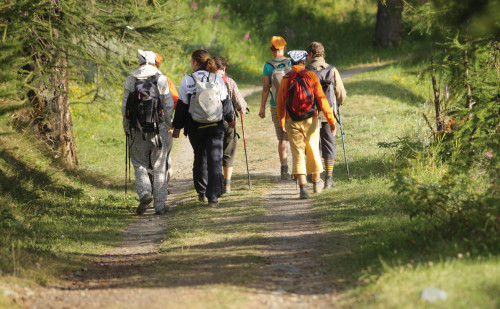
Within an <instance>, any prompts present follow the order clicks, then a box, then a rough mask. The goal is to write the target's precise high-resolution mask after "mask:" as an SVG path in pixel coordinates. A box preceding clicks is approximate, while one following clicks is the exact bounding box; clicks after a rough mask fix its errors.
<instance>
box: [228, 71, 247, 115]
mask: <svg viewBox="0 0 500 309" xmlns="http://www.w3.org/2000/svg"><path fill="white" fill-rule="evenodd" d="M227 81H228V84H229V85H230V87H229V89H230V93H229V96H230V98H231V100H232V102H233V107H236V109H237V110H238V111H240V112H242V113H243V114H245V112H246V110H247V106H248V105H247V102H246V101H245V98H243V95H241V92H240V90H239V89H238V85H237V84H236V82H235V81H234V80H233V79H232V78H228V79H227Z"/></svg>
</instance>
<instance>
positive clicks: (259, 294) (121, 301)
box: [17, 68, 371, 308]
mask: <svg viewBox="0 0 500 309" xmlns="http://www.w3.org/2000/svg"><path fill="white" fill-rule="evenodd" d="M368 69H371V68H362V69H356V70H351V71H347V72H344V73H342V74H341V76H343V79H344V80H345V79H347V78H350V77H351V76H353V75H354V74H356V73H359V72H363V71H366V70H368ZM260 89H261V88H260V87H255V88H252V89H245V90H244V95H245V96H247V95H250V94H252V93H255V92H259V91H260ZM176 144H177V145H178V146H176V147H175V148H174V153H173V160H174V162H175V165H174V177H173V179H172V183H173V188H172V194H170V195H169V197H168V201H169V203H170V205H171V207H175V206H176V205H179V204H180V203H183V202H185V201H186V198H183V196H185V194H184V193H185V192H187V191H189V190H192V188H193V185H192V180H191V168H192V151H191V146H190V144H189V141H188V140H187V139H186V138H184V137H183V136H182V137H181V138H180V139H179V140H176ZM289 156H290V160H291V155H290V154H289ZM176 157H177V158H181V157H182V159H179V160H177V159H176ZM277 172H278V170H276V171H269V170H253V171H252V173H256V174H268V175H270V176H272V177H276V178H278V177H279V175H278V174H277ZM311 189H312V188H311ZM311 191H312V190H311ZM193 198H194V197H190V198H187V200H189V199H193ZM263 202H264V203H265V205H266V206H267V208H268V211H267V213H266V215H265V217H264V218H262V224H264V226H265V229H266V230H267V233H266V239H267V244H268V245H267V248H266V249H265V250H264V251H263V252H262V254H263V255H264V260H265V263H264V264H263V265H262V267H261V268H260V269H259V270H257V272H258V273H257V279H256V280H255V282H256V283H255V284H256V286H254V287H252V286H250V287H249V288H255V289H254V290H253V291H254V292H253V293H251V294H252V295H251V296H250V299H251V300H252V301H253V302H252V303H251V304H248V305H249V306H250V307H254V308H332V307H335V293H336V292H335V287H334V284H333V283H332V278H328V277H327V276H326V275H325V274H323V273H321V271H320V268H321V267H320V266H321V265H320V260H319V259H318V257H319V256H320V255H321V254H322V247H321V243H322V237H323V234H322V233H321V231H320V228H319V227H318V224H317V222H316V221H315V219H314V217H313V208H312V202H311V200H306V201H304V200H299V199H298V190H297V189H296V185H295V182H293V181H277V182H276V184H275V186H274V187H273V188H272V189H271V190H270V192H269V194H268V195H267V196H266V197H265V198H263ZM167 216H168V214H167ZM164 218H165V217H161V216H155V215H154V211H153V210H152V209H150V210H148V211H147V212H146V214H145V215H144V216H142V217H138V218H137V219H136V220H134V221H133V222H132V223H131V224H130V225H129V226H128V227H127V229H126V230H125V231H124V232H123V233H124V240H123V244H122V245H121V246H119V247H115V248H111V249H110V250H108V251H107V252H105V253H104V254H102V255H98V256H95V258H94V259H93V262H92V263H91V264H90V265H88V266H87V267H86V268H84V269H82V270H79V271H74V272H73V273H71V274H69V275H68V277H67V278H66V279H67V280H63V281H62V284H61V285H59V286H54V287H51V288H37V289H35V290H30V289H26V288H25V289H20V290H18V291H17V294H18V296H19V297H18V298H17V301H18V302H19V303H20V304H21V306H22V307H25V308H146V307H148V308H162V307H164V306H165V304H167V303H168V300H169V299H172V298H176V299H177V298H179V297H189V294H190V290H192V289H195V288H196V287H182V288H181V287H177V288H165V287H162V288H138V287H139V286H141V284H142V283H144V281H145V280H146V279H145V278H144V276H141V270H142V268H145V267H151V266H153V267H154V265H155V264H157V263H158V258H157V247H158V246H157V245H158V243H159V242H160V241H162V239H163V237H164V234H165V230H166V228H167V224H166V220H165V219H164ZM257 285H258V286H257Z"/></svg>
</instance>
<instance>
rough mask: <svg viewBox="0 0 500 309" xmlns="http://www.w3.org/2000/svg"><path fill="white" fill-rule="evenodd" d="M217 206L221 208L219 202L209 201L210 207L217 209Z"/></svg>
mask: <svg viewBox="0 0 500 309" xmlns="http://www.w3.org/2000/svg"><path fill="white" fill-rule="evenodd" d="M217 206H219V202H218V201H208V207H212V208H215V207H217Z"/></svg>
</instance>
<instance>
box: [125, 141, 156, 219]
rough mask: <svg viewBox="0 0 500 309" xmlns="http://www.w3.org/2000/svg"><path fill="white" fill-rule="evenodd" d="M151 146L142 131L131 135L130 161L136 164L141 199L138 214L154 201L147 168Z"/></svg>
mask: <svg viewBox="0 0 500 309" xmlns="http://www.w3.org/2000/svg"><path fill="white" fill-rule="evenodd" d="M151 147H152V144H151V143H150V142H149V141H147V140H146V141H145V140H143V139H142V135H141V134H140V133H138V132H132V134H131V135H130V161H131V162H132V165H133V166H134V172H135V188H136V191H137V195H138V196H139V200H140V203H139V206H137V209H136V212H137V214H138V215H142V214H143V213H144V212H145V211H146V209H147V208H148V207H150V206H151V204H152V202H153V195H152V194H153V190H152V187H151V181H150V179H149V175H148V170H147V168H148V166H149V163H150V162H149V153H150V151H151Z"/></svg>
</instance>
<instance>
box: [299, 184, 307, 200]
mask: <svg viewBox="0 0 500 309" xmlns="http://www.w3.org/2000/svg"><path fill="white" fill-rule="evenodd" d="M299 187H300V198H301V199H308V198H309V187H308V185H299Z"/></svg>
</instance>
